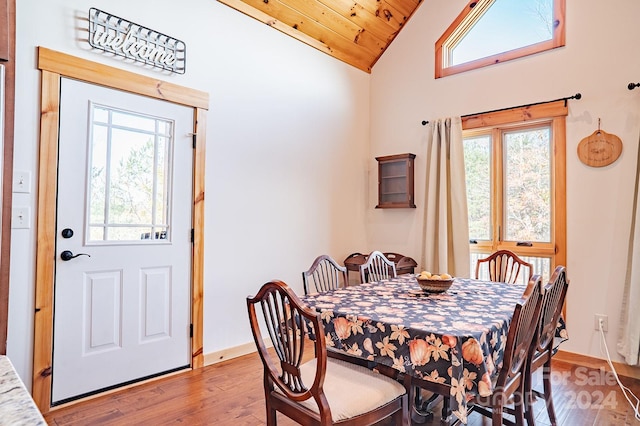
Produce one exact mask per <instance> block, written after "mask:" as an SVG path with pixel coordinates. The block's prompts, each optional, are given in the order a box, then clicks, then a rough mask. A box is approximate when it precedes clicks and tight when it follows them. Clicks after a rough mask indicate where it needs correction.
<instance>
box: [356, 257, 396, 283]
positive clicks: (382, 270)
mask: <svg viewBox="0 0 640 426" xmlns="http://www.w3.org/2000/svg"><path fill="white" fill-rule="evenodd" d="M396 276H397V273H396V265H395V263H393V262H392V261H390V260H389V259H387V258H386V256H385V255H384V254H382V253H381V252H379V251H372V252H371V253H370V254H369V257H368V258H367V261H366V262H365V263H363V264H362V265H360V282H361V283H366V282H375V281H382V280H388V279H390V278H395V277H396Z"/></svg>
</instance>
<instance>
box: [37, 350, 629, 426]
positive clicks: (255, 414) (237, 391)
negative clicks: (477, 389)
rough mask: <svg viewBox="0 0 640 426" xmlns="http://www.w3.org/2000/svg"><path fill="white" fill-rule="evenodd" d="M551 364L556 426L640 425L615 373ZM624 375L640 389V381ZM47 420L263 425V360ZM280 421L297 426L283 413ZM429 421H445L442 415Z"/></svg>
mask: <svg viewBox="0 0 640 426" xmlns="http://www.w3.org/2000/svg"><path fill="white" fill-rule="evenodd" d="M553 370H554V371H553V373H552V379H553V391H554V402H555V407H556V415H557V417H558V425H567V426H573V425H575V426H585V425H598V426H600V425H637V424H640V423H639V422H638V421H636V420H634V416H633V411H632V409H631V408H630V407H629V405H628V404H627V401H626V399H625V398H624V396H623V395H622V393H621V391H620V389H619V388H618V387H617V385H615V379H614V378H613V375H612V374H611V373H609V372H603V371H600V370H594V369H588V368H586V367H580V366H575V365H572V364H568V363H565V362H562V361H554V364H553ZM621 379H622V381H623V383H624V384H625V385H626V386H627V387H629V388H630V389H631V390H632V391H633V392H634V393H635V394H636V395H640V381H638V380H634V379H629V378H625V377H622V378H621ZM536 388H537V389H541V385H540V386H536ZM535 412H536V424H537V425H543V426H547V425H549V424H550V423H549V419H548V417H547V413H546V409H545V407H544V401H542V400H539V401H537V402H536V405H535ZM436 413H439V408H438V409H437V410H436ZM45 419H46V421H47V422H48V423H49V424H50V425H133V424H142V425H167V424H188V425H217V426H218V425H229V426H231V425H233V426H245V425H246V426H256V425H264V424H265V410H264V398H263V394H262V364H261V363H260V359H259V357H258V355H257V354H251V355H246V356H243V357H240V358H236V359H233V360H230V361H226V362H223V363H220V364H215V365H211V366H208V367H204V368H202V369H199V370H196V371H188V372H184V373H180V374H177V375H174V376H170V377H167V378H163V379H159V380H155V381H153V382H149V383H145V384H142V385H138V386H135V387H132V388H129V389H126V390H123V391H118V392H114V393H111V394H109V395H104V396H101V397H97V398H94V399H91V400H87V401H83V402H79V403H77V404H74V405H71V406H67V407H63V408H58V409H55V410H54V411H52V412H50V413H49V414H47V415H45ZM278 424H279V425H282V426H290V425H295V423H294V422H293V421H291V420H290V419H288V418H286V417H284V416H282V415H280V414H278ZM387 424H388V422H382V423H381V424H379V425H378V426H387ZM424 424H426V425H440V424H441V423H440V417H439V415H438V414H436V415H435V416H434V418H433V419H432V420H430V421H428V422H427V423H424ZM490 424H491V422H490V420H489V419H486V418H484V417H482V416H480V415H478V414H477V413H472V414H471V415H470V417H469V423H468V425H469V426H484V425H490Z"/></svg>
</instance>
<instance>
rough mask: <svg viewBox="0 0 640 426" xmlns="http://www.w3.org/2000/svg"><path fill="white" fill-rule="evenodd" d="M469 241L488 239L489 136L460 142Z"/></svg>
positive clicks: (489, 192)
mask: <svg viewBox="0 0 640 426" xmlns="http://www.w3.org/2000/svg"><path fill="white" fill-rule="evenodd" d="M464 166H465V181H466V184H467V208H468V211H469V239H470V240H490V239H491V136H489V135H483V136H477V137H471V138H465V140H464Z"/></svg>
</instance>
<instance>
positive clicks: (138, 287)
mask: <svg viewBox="0 0 640 426" xmlns="http://www.w3.org/2000/svg"><path fill="white" fill-rule="evenodd" d="M193 125H194V121H193V109H192V108H189V107H184V106H180V105H176V104H173V103H169V102H164V101H160V100H155V99H151V98H147V97H144V96H139V95H134V94H129V93H125V92H121V91H117V90H114V89H109V88H104V87H100V86H96V85H92V84H88V83H83V82H79V81H76V80H71V79H67V78H63V79H62V82H61V104H60V138H59V161H58V194H57V223H56V240H55V245H56V273H55V291H54V293H55V294H54V297H55V299H54V334H53V372H52V380H53V382H52V403H53V404H54V405H55V404H60V403H62V402H65V401H69V400H72V399H76V398H78V397H81V396H83V395H87V394H91V393H95V392H98V391H101V390H105V389H108V388H112V387H116V386H118V385H123V384H126V383H130V382H133V381H136V380H140V379H144V378H146V377H150V376H154V375H158V374H161V373H164V372H168V371H172V370H176V369H180V368H184V367H188V366H189V365H190V362H191V346H190V344H191V342H190V323H191V319H190V309H191V306H190V303H191V294H190V290H191V275H190V274H191V261H192V243H191V238H192V235H191V233H192V231H191V228H192V224H191V217H192V184H193V175H192V170H193V168H192V163H193V145H192V137H191V133H192V132H193Z"/></svg>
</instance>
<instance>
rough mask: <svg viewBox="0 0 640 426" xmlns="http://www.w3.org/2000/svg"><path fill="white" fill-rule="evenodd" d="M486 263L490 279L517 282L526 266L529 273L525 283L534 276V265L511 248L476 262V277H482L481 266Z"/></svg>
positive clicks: (510, 282)
mask: <svg viewBox="0 0 640 426" xmlns="http://www.w3.org/2000/svg"><path fill="white" fill-rule="evenodd" d="M484 264H486V267H487V268H488V269H487V270H486V271H487V272H488V279H489V281H495V282H501V283H509V284H515V283H516V282H517V281H518V278H519V276H520V271H521V269H523V268H526V269H527V270H528V272H529V275H528V276H527V277H526V281H524V282H525V283H526V282H528V281H530V280H531V278H532V277H533V265H531V264H530V263H528V262H525V261H524V260H522V259H520V257H518V255H517V254H515V253H514V252H512V251H509V250H498V251H496V252H494V253H491V254H490V255H489V256H487V257H485V258H484V259H478V262H477V263H476V279H480V276H481V274H480V268H481V267H482V266H483V265H484Z"/></svg>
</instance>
